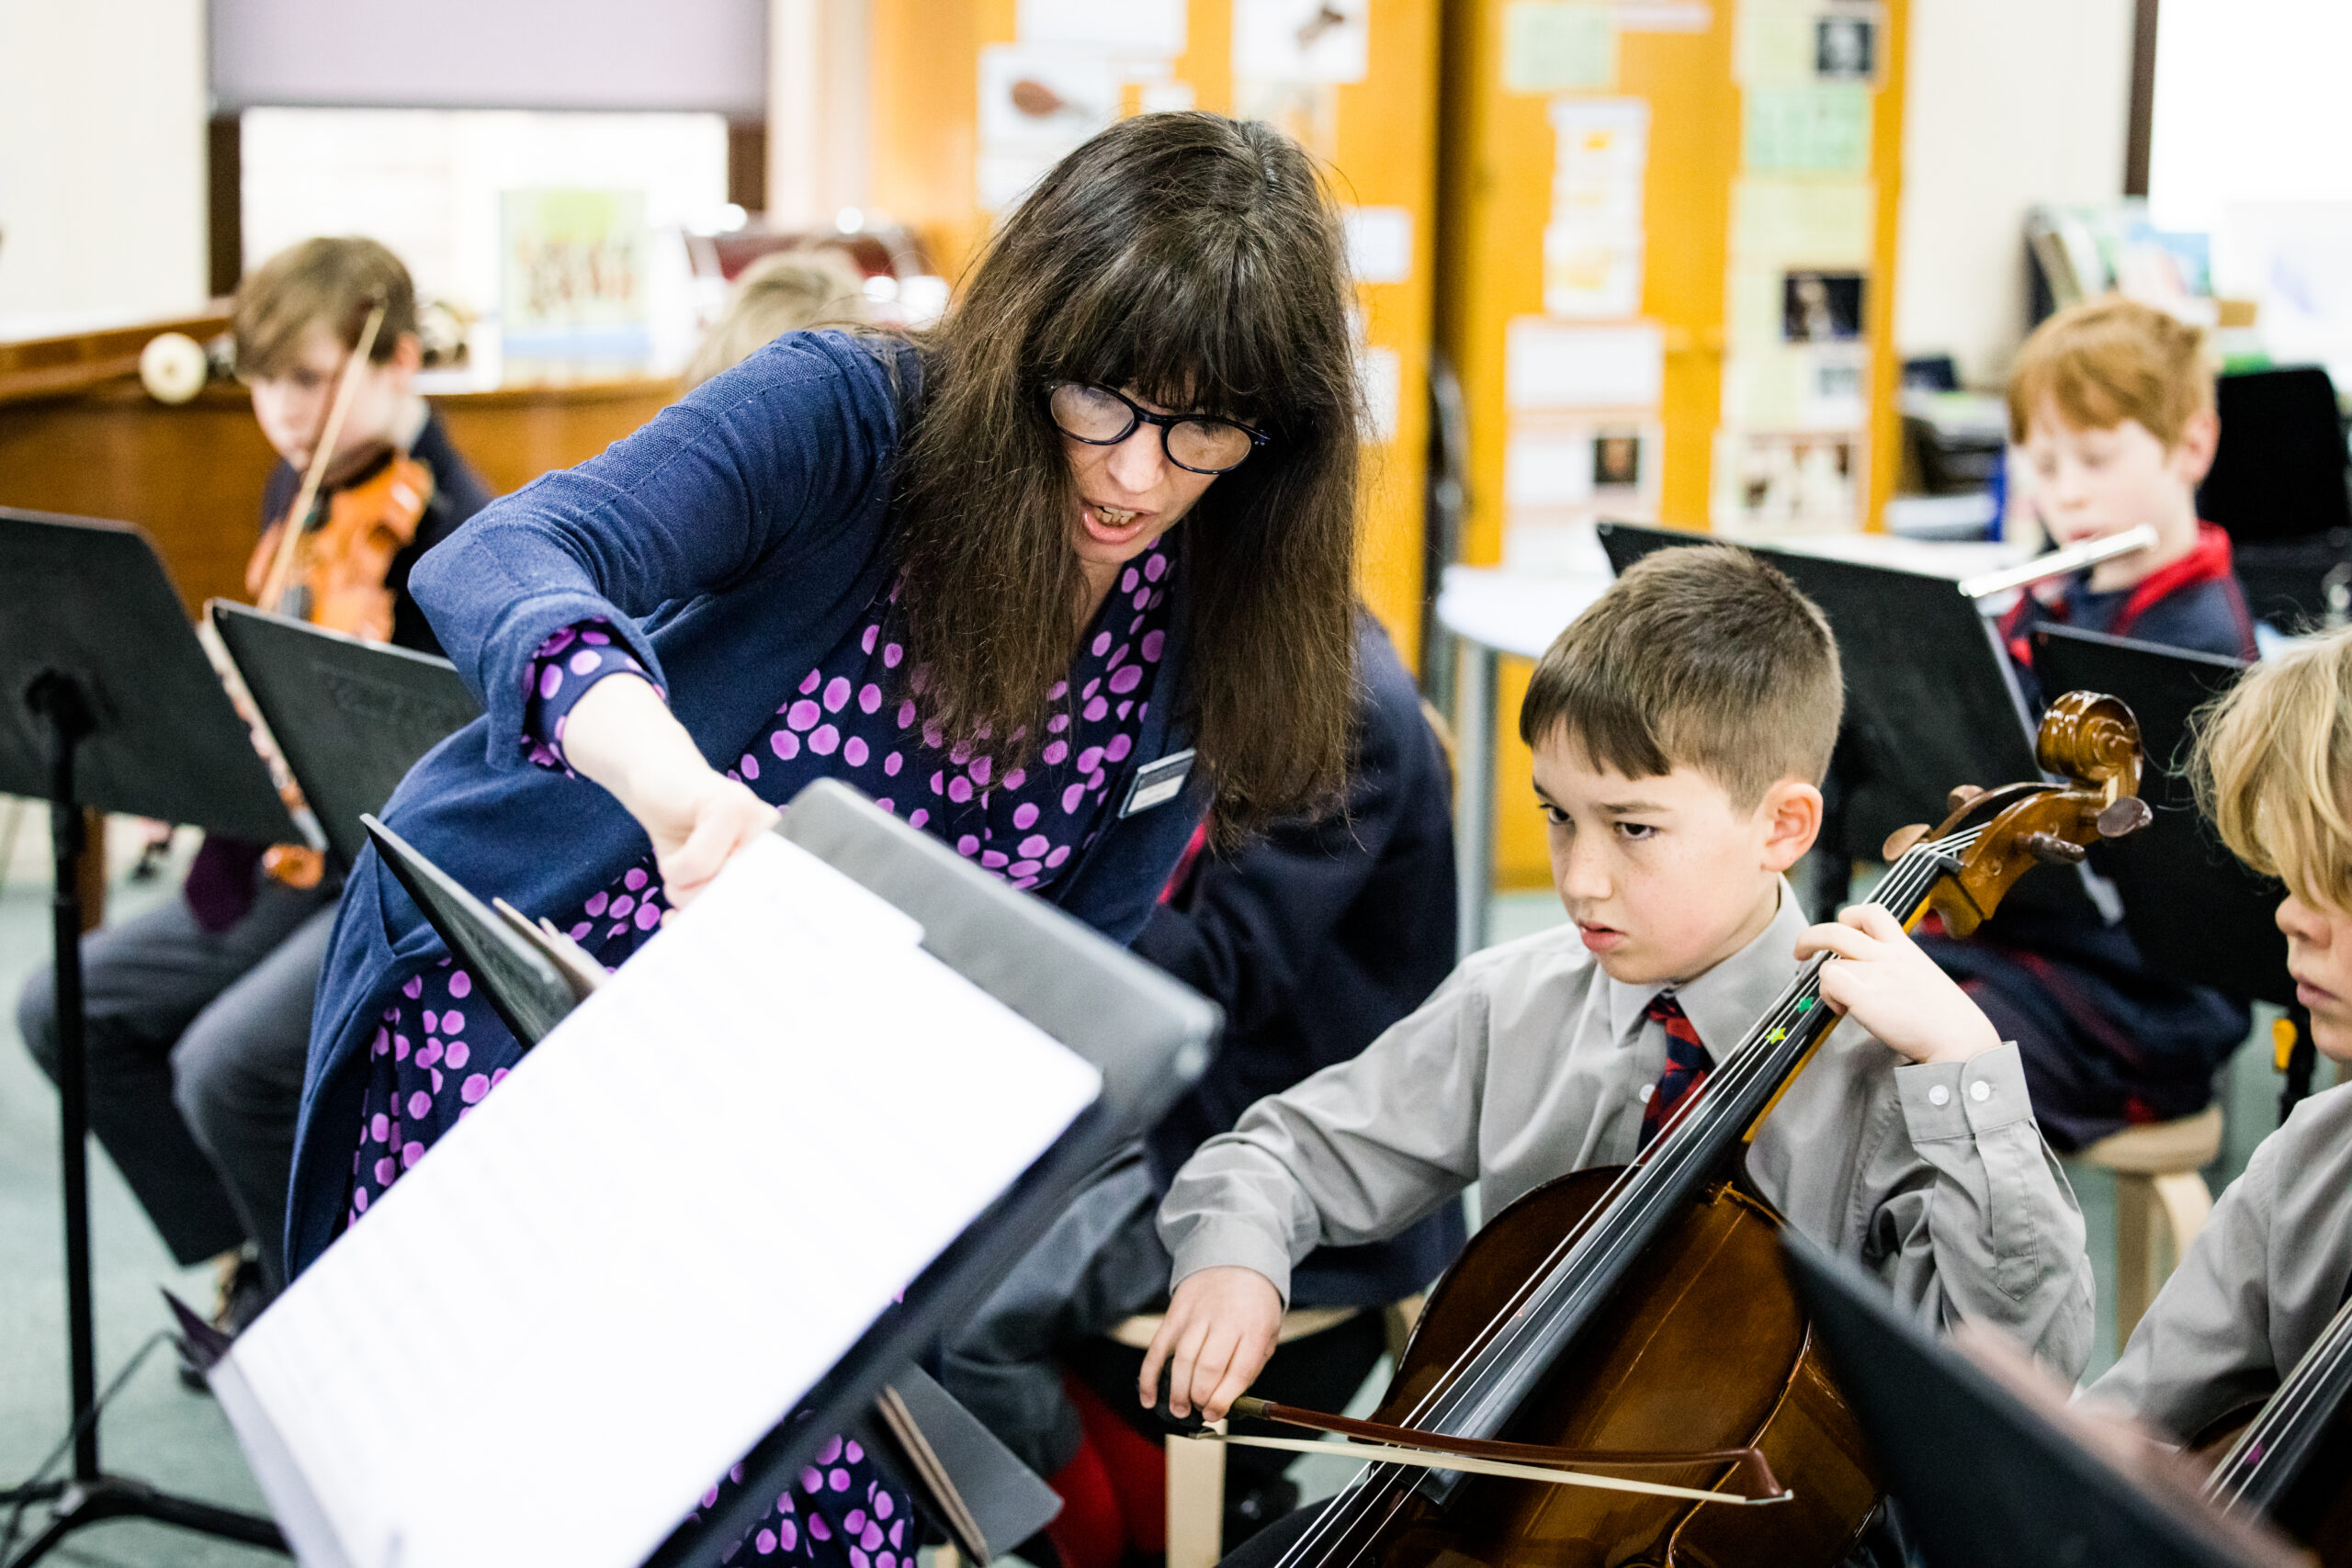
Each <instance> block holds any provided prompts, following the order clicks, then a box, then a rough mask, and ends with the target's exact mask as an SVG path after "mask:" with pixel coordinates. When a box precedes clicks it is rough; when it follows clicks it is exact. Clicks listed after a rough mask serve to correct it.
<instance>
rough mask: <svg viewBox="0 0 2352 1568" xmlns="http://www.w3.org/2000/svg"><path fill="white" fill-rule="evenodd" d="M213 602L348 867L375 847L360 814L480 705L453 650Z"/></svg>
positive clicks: (375, 807) (282, 747)
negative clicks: (396, 643) (430, 649)
mask: <svg viewBox="0 0 2352 1568" xmlns="http://www.w3.org/2000/svg"><path fill="white" fill-rule="evenodd" d="M205 612H206V614H207V615H209V616H210V617H211V621H212V629H213V630H214V631H216V632H218V633H219V634H220V642H221V645H222V646H223V647H225V648H226V649H228V650H229V657H230V659H231V660H233V661H234V662H235V664H236V666H237V673H238V674H239V675H240V676H242V677H243V679H244V682H245V689H246V690H247V691H248V692H250V693H252V694H253V699H254V706H255V707H257V708H259V709H260V710H261V716H262V718H263V720H264V722H266V724H267V725H268V726H269V731H270V734H271V735H272V736H273V737H274V738H275V739H277V749H278V750H279V751H281V752H282V753H284V754H285V757H286V766H287V768H288V770H289V771H291V772H292V773H293V774H294V782H295V783H297V784H300V785H301V786H302V795H303V796H304V798H305V799H307V800H308V801H309V802H310V803H311V810H312V811H313V812H315V813H316V814H317V815H318V818H319V827H320V828H321V829H322V830H323V831H324V832H325V834H326V836H327V850H328V852H329V853H331V854H333V855H334V858H335V860H336V862H337V863H338V864H339V865H340V866H341V867H342V869H344V870H346V871H348V870H349V869H350V868H351V863H353V862H354V861H356V860H357V859H358V858H359V852H360V851H361V850H363V849H366V848H367V847H368V832H367V829H364V828H362V827H361V826H360V824H359V818H360V816H361V814H362V813H364V812H369V811H379V810H381V809H383V805H384V802H386V801H387V800H390V798H391V797H392V791H393V790H395V789H397V788H399V787H400V782H401V779H403V778H405V777H406V776H407V775H408V771H409V769H411V768H413V767H414V766H415V765H416V762H417V759H419V758H420V757H423V756H424V754H425V753H426V752H427V751H430V750H433V748H434V747H435V746H437V745H439V744H440V743H441V742H442V741H443V740H445V739H447V738H448V736H449V735H450V733H451V732H452V731H453V730H457V729H460V728H464V727H465V726H466V725H468V724H469V723H471V722H472V721H473V720H475V719H476V718H479V717H481V704H480V703H477V702H475V701H474V695H473V694H472V693H471V692H469V691H468V690H466V683H465V682H463V681H461V680H459V679H458V670H457V666H455V665H453V664H451V663H450V662H449V661H448V660H446V659H435V658H434V657H433V656H432V655H431V654H427V653H412V652H411V651H409V650H408V649H404V648H394V647H392V646H391V645H390V644H389V643H380V642H362V641H361V640H360V639H359V638H357V637H345V635H344V634H343V633H341V632H331V631H328V630H326V629H324V628H323V627H321V626H311V625H310V624H309V623H307V622H304V621H297V620H290V619H288V617H286V616H284V615H268V614H266V613H265V612H263V611H260V610H255V609H250V608H248V607H247V606H245V605H243V604H229V603H227V602H225V601H223V600H219V599H215V600H213V601H212V602H211V603H210V604H207V605H206V606H205Z"/></svg>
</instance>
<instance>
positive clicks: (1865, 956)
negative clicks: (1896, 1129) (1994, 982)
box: [1797, 904, 2001, 1062]
mask: <svg viewBox="0 0 2352 1568" xmlns="http://www.w3.org/2000/svg"><path fill="white" fill-rule="evenodd" d="M1815 953H1836V954H1837V955H1838V962H1837V963H1835V964H1826V965H1825V966H1824V967H1823V968H1822V971H1821V998H1822V1000H1824V1001H1826V1002H1827V1003H1828V1004H1829V1005H1830V1007H1832V1008H1833V1009H1835V1010H1837V1011H1838V1012H1839V1013H1840V1014H1842V1015H1845V1016H1847V1017H1849V1018H1852V1019H1854V1020H1856V1021H1859V1022H1860V1024H1861V1026H1862V1027H1863V1028H1865V1029H1867V1030H1869V1031H1870V1032H1871V1033H1872V1034H1875V1035H1877V1036H1878V1038H1879V1039H1880V1040H1882V1041H1883V1042H1885V1043H1887V1044H1888V1045H1890V1046H1892V1047H1894V1049H1895V1050H1897V1051H1899V1052H1901V1053H1902V1054H1903V1055H1905V1056H1908V1057H1910V1058H1911V1059H1912V1060H1913V1061H1915V1062H1964V1061H1966V1060H1968V1058H1969V1057H1971V1056H1973V1055H1976V1054H1977V1053H1978V1052H1980V1051H1989V1050H1991V1049H1992V1048H1993V1047H1994V1046H1996V1045H1998V1044H1999V1043H2001V1036H2000V1032H1998V1031H1997V1030H1996V1029H1995V1028H1994V1027H1993V1021H1992V1020H1991V1019H1988V1018H1986V1017H1985V1014H1984V1012H1983V1011H1982V1010H1980V1009H1979V1008H1978V1007H1977V1005H1976V1004H1975V1003H1974V1002H1973V1001H1971V1000H1969V998H1968V993H1967V992H1965V991H1963V990H1962V989H1961V988H1960V987H1958V986H1957V985H1955V984H1953V982H1952V978H1951V976H1949V975H1947V974H1945V973H1944V972H1943V971H1942V970H1940V969H1939V968H1937V967H1936V964H1935V961H1934V960H1933V959H1931V958H1929V957H1928V955H1927V954H1926V953H1923V952H1921V951H1920V949H1919V944H1918V943H1917V942H1913V941H1912V940H1911V938H1910V937H1909V936H1908V935H1907V934H1905V931H1904V930H1903V928H1902V926H1900V925H1898V924H1897V923H1896V922H1895V919H1894V916H1893V915H1890V914H1888V913H1887V912H1886V910H1884V909H1883V908H1880V907H1879V906H1878V905H1876V904H1857V905H1855V906H1854V907H1853V908H1850V909H1848V910H1847V911H1845V913H1843V914H1841V915H1839V916H1838V922H1837V923H1836V924H1835V925H1826V926H1815V927H1813V928H1811V929H1810V930H1808V931H1805V932H1804V934H1803V935H1802V936H1800V937H1798V938H1797V956H1798V957H1799V958H1810V957H1812V956H1813V955H1814V954H1815Z"/></svg>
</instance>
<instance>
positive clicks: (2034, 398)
mask: <svg viewBox="0 0 2352 1568" xmlns="http://www.w3.org/2000/svg"><path fill="white" fill-rule="evenodd" d="M2045 404H2050V405H2054V406H2055V407H2056V408H2057V410H2058V413H2059V416H2060V417H2061V418H2063V419H2064V420H2065V421H2066V423H2069V424H2071V425H2073V426H2075V428H2076V429H2078V430H2112V429H2114V428H2115V427H2116V426H2117V425H2119V424H2121V423H2123V422H2124V421H2125V420H2127V419H2128V420H2131V421H2133V422H2135V423H2138V424H2139V425H2140V427H2141V428H2142V429H2143V430H2145V431H2147V432H2148V434H2151V435H2154V437H2155V438H2156V439H2157V440H2159V441H2161V442H2163V443H2164V444H2165V446H2167V447H2169V446H2174V445H2176V444H2177V443H2178V441H2179V440H2180V433H2181V432H2182V431H2183V430H2184V429H2186V428H2187V427H2188V422H2189V421H2190V420H2191V419H2192V418H2194V417H2195V416H2196V415H2198V414H2199V413H2202V412H2204V411H2206V410H2207V409H2210V408H2211V407H2212V406H2213V367H2212V366H2211V364H2210V363H2209V362H2208V361H2207V359H2206V356H2205V334H2204V333H2201V332H2199V330H2198V329H2197V328H2195V327H2192V326H2190V325H2189V324H2188V322H2186V321H2178V320H2177V319H2175V318H2174V317H2171V316H2168V315H2166V314H2165V313H2164V312H2163V311H2162V310H2156V309H2155V308H2154V307H2153V306H2149V305H2143V304H2141V303H2140V302H2139V301H2138V300H2136V299H2122V298H2120V296H2112V295H2111V296H2109V297H2108V298H2106V299H2089V300H2086V301H2084V302H2083V303H2082V304H2079V305H2069V306H2068V307H2066V309H2064V310H2061V311H2059V312H2058V313H2057V314H2056V315H2054V316H2052V317H2051V318H2050V319H2049V320H2048V321H2044V322H2042V323H2041V325H2040V326H2038V327H2036V328H2034V330H2033V335H2032V336H2031V337H2029V338H2027V339H2026V340H2025V346H2024V347H2023V348H2021V349H2019V350H2018V358H2017V363H2016V364H2015V365H2014V366H2012V367H2010V370H2009V439H2010V440H2012V441H2018V442H2022V441H2023V440H2024V439H2025V438H2026V435H2027V434H2028V431H2029V430H2030V427H2031V425H2032V423H2033V418H2034V416H2035V415H2036V414H2038V413H2040V412H2041V410H2042V408H2043V406H2044V405H2045Z"/></svg>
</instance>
